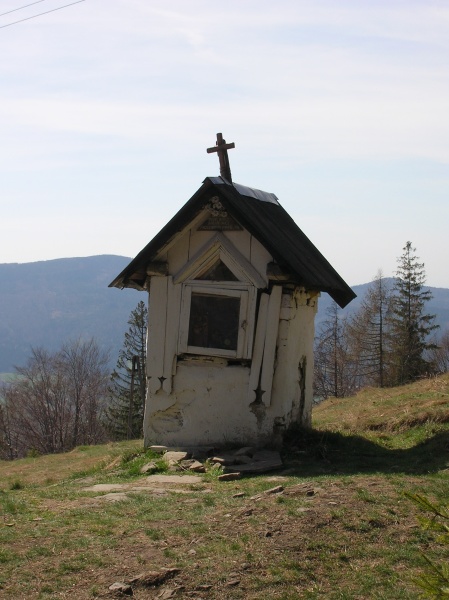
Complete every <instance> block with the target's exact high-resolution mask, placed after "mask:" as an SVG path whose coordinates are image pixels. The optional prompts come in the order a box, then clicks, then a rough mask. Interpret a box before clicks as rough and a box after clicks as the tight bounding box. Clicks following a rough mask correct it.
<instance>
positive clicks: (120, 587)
mask: <svg viewBox="0 0 449 600" xmlns="http://www.w3.org/2000/svg"><path fill="white" fill-rule="evenodd" d="M109 591H110V592H114V593H116V592H118V593H120V594H125V595H126V596H132V595H133V589H132V587H131V586H130V585H129V584H127V583H122V582H121V581H117V582H116V583H113V584H112V585H110V586H109Z"/></svg>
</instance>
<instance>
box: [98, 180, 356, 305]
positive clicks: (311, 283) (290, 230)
mask: <svg viewBox="0 0 449 600" xmlns="http://www.w3.org/2000/svg"><path fill="white" fill-rule="evenodd" d="M211 194H213V195H216V196H219V198H220V200H221V202H222V204H223V205H224V207H225V208H226V210H227V211H228V212H229V213H230V214H231V215H232V216H233V217H234V218H235V219H236V220H237V221H238V222H239V223H240V225H242V226H243V227H244V228H245V229H247V230H248V231H249V232H250V233H251V234H252V235H254V237H255V238H256V239H258V240H259V242H260V243H261V244H262V245H263V246H264V247H265V248H266V249H267V250H268V252H269V253H270V254H271V255H272V256H273V258H274V259H275V261H276V262H277V263H278V264H279V266H280V267H281V268H282V269H283V270H284V271H285V272H287V273H290V274H292V275H294V277H295V281H296V282H297V283H298V284H300V285H303V286H304V287H305V288H307V289H309V290H316V291H320V292H327V293H328V294H329V295H330V296H331V297H332V298H333V299H334V300H335V301H336V302H337V303H338V304H339V305H340V306H341V307H342V308H343V307H344V306H346V305H347V304H349V302H351V300H353V299H354V298H355V297H356V295H355V293H354V292H353V291H352V290H351V288H350V287H349V286H348V285H347V284H346V283H345V282H344V281H343V279H342V278H341V277H340V275H339V274H338V273H337V271H335V269H334V268H333V267H332V266H331V265H330V263H329V262H328V261H327V260H326V259H325V258H324V256H323V255H322V254H321V253H320V252H319V250H318V249H317V248H316V247H315V246H314V245H313V244H312V242H311V241H310V240H309V238H308V237H307V236H306V235H305V234H304V233H303V232H302V231H301V229H300V228H299V227H298V226H297V225H296V223H295V222H294V221H293V219H292V218H291V217H290V215H289V214H288V213H287V212H286V211H285V210H284V209H283V208H282V206H281V205H280V204H279V202H278V200H277V198H276V196H275V195H274V194H269V193H267V192H262V191H261V190H255V189H253V188H247V187H245V186H242V185H239V184H237V183H229V182H228V181H227V180H226V179H223V178H222V177H207V178H206V179H205V180H204V182H203V185H202V186H201V187H200V189H199V190H198V191H197V192H196V193H195V194H194V195H193V196H192V198H190V200H189V201H188V202H187V203H186V204H185V205H184V206H183V207H182V208H181V209H180V210H179V211H178V213H177V214H176V215H175V216H174V217H173V218H172V219H171V220H170V221H169V222H168V223H167V225H165V227H163V228H162V229H161V231H160V232H159V233H158V234H157V235H156V236H155V237H154V238H153V239H152V240H151V242H149V244H147V246H145V248H144V249H143V250H141V252H139V254H138V255H137V256H136V258H134V260H132V261H131V262H130V264H129V265H128V266H127V267H126V268H125V269H124V270H123V271H122V272H121V273H120V275H118V277H116V278H115V279H114V281H113V282H112V283H111V284H110V286H109V287H119V288H124V287H136V288H142V287H143V285H144V283H145V279H146V267H147V265H148V263H150V262H152V261H154V260H155V258H156V256H157V254H158V253H159V252H160V250H161V249H162V248H163V247H164V246H165V245H166V244H167V243H168V242H169V241H170V240H171V239H173V237H174V236H176V235H177V234H178V233H179V232H180V231H182V229H184V228H185V227H186V226H187V225H188V224H189V222H190V221H192V220H193V219H194V218H195V216H196V215H197V214H198V213H199V212H201V211H202V210H203V207H204V205H205V204H206V203H207V202H208V201H209V199H210V197H211Z"/></svg>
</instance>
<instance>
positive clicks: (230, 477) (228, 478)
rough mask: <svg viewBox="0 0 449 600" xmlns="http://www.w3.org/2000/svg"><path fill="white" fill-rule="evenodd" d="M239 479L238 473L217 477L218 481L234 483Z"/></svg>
mask: <svg viewBox="0 0 449 600" xmlns="http://www.w3.org/2000/svg"><path fill="white" fill-rule="evenodd" d="M236 479H240V473H225V474H223V475H219V476H218V481H235V480H236Z"/></svg>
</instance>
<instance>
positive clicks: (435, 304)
mask: <svg viewBox="0 0 449 600" xmlns="http://www.w3.org/2000/svg"><path fill="white" fill-rule="evenodd" d="M393 281H394V280H393V278H392V277H390V278H388V277H386V278H385V283H386V284H387V285H393ZM371 283H372V282H368V283H362V284H360V285H354V286H351V287H352V289H353V290H354V292H355V293H356V294H357V298H355V299H354V300H353V301H352V302H350V303H349V304H348V305H347V306H346V307H345V308H344V309H343V310H342V315H344V316H349V315H351V314H352V313H353V312H355V311H356V310H358V309H359V308H360V304H361V302H362V300H363V297H364V295H365V294H366V292H367V290H368V288H369V287H370V285H371ZM426 289H428V290H430V292H431V294H432V298H431V300H429V302H427V303H426V312H427V313H429V314H431V315H435V316H436V318H435V324H436V325H439V326H440V330H439V331H440V332H442V331H445V330H446V329H449V289H447V288H436V287H427V288H426ZM331 303H332V298H331V297H330V296H328V295H327V294H322V295H321V297H320V300H319V302H318V314H317V318H316V324H317V326H319V324H320V323H322V322H323V321H324V320H325V319H326V311H327V309H328V308H329V307H330V305H331Z"/></svg>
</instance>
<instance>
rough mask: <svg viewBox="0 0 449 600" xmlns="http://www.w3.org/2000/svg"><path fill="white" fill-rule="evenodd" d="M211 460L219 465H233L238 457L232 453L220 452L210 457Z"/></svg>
mask: <svg viewBox="0 0 449 600" xmlns="http://www.w3.org/2000/svg"><path fill="white" fill-rule="evenodd" d="M211 461H212V462H215V463H220V465H235V464H236V463H237V462H238V458H237V457H236V456H234V455H233V454H227V453H226V454H225V453H223V454H222V453H220V454H218V455H216V456H214V457H213V458H211Z"/></svg>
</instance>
